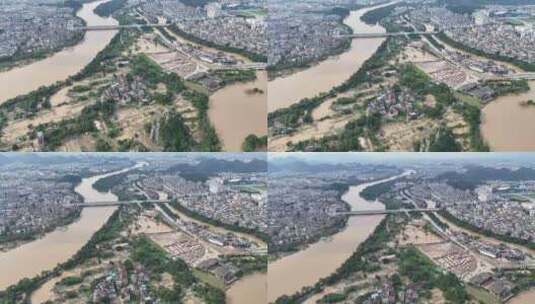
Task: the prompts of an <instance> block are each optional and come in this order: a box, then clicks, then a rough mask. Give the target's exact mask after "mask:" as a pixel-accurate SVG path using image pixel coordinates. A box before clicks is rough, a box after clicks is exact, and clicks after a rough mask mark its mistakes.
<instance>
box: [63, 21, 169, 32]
mask: <svg viewBox="0 0 535 304" xmlns="http://www.w3.org/2000/svg"><path fill="white" fill-rule="evenodd" d="M169 26H171V24H160V23H152V24H151V23H149V24H142V23H139V24H123V25H91V26H78V27H73V28H72V29H73V30H76V31H79V30H82V31H113V30H120V29H141V28H155V27H169Z"/></svg>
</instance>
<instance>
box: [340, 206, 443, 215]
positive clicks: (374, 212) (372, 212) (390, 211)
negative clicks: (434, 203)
mask: <svg viewBox="0 0 535 304" xmlns="http://www.w3.org/2000/svg"><path fill="white" fill-rule="evenodd" d="M440 210H441V209H440V208H414V209H383V210H363V211H347V212H335V213H333V215H349V216H361V215H377V214H396V213H406V212H437V211H440Z"/></svg>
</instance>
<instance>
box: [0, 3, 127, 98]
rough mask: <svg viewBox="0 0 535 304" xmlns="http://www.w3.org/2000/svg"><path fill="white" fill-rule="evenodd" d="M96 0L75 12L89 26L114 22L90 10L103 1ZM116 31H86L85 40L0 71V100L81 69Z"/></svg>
mask: <svg viewBox="0 0 535 304" xmlns="http://www.w3.org/2000/svg"><path fill="white" fill-rule="evenodd" d="M107 1H109V0H99V1H95V2H90V3H86V4H84V5H83V7H82V8H81V9H80V11H78V13H77V16H78V17H80V18H82V19H84V20H85V22H86V23H87V25H88V26H95V25H117V24H118V22H117V20H115V19H113V18H111V17H110V18H103V17H100V16H98V15H97V14H95V13H94V12H93V10H94V9H95V7H97V6H98V5H99V4H100V3H102V2H107ZM116 33H117V31H115V30H114V31H88V32H86V33H85V36H84V40H83V41H82V42H80V43H78V44H77V45H75V46H73V47H68V48H66V49H64V50H62V51H60V52H57V53H55V54H53V55H52V56H50V57H47V58H45V59H43V60H40V61H37V62H34V63H32V64H29V65H25V66H22V67H17V68H14V69H11V70H9V71H6V72H3V73H0V83H1V84H2V89H0V104H2V103H3V102H5V101H7V100H9V99H11V98H14V97H17V96H19V95H22V94H27V93H29V92H31V91H33V90H36V89H37V88H39V87H41V86H47V85H51V84H54V83H56V82H57V81H61V80H65V79H67V78H68V77H69V76H72V75H75V74H76V73H78V72H79V71H80V70H82V69H83V67H85V66H86V65H87V64H88V63H89V62H91V60H93V58H94V57H95V56H96V55H97V54H98V52H100V51H101V50H102V49H104V48H105V47H106V45H107V44H108V43H109V42H110V41H111V39H112V38H113V36H114V35H115V34H116Z"/></svg>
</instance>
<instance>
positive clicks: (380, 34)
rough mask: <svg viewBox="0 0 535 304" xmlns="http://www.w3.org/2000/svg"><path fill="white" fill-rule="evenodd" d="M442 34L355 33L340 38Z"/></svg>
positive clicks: (436, 32) (432, 33)
mask: <svg viewBox="0 0 535 304" xmlns="http://www.w3.org/2000/svg"><path fill="white" fill-rule="evenodd" d="M438 33H440V32H438V31H435V32H394V33H353V34H346V35H339V36H338V37H339V38H353V39H366V38H385V37H396V36H407V35H435V34H438Z"/></svg>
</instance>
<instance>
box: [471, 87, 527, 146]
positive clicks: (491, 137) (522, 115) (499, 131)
mask: <svg viewBox="0 0 535 304" xmlns="http://www.w3.org/2000/svg"><path fill="white" fill-rule="evenodd" d="M529 86H530V91H529V92H526V93H522V94H518V95H507V96H503V97H499V98H497V99H496V100H494V101H492V102H490V103H489V104H488V105H487V106H485V107H484V108H483V110H482V112H483V113H482V122H481V132H482V135H483V138H484V139H485V140H486V141H487V143H488V144H489V146H490V148H491V150H492V151H533V150H535V136H534V134H535V123H533V122H534V121H535V107H534V106H522V105H521V103H522V102H526V101H527V100H530V99H531V100H534V101H535V81H531V82H530V83H529Z"/></svg>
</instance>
